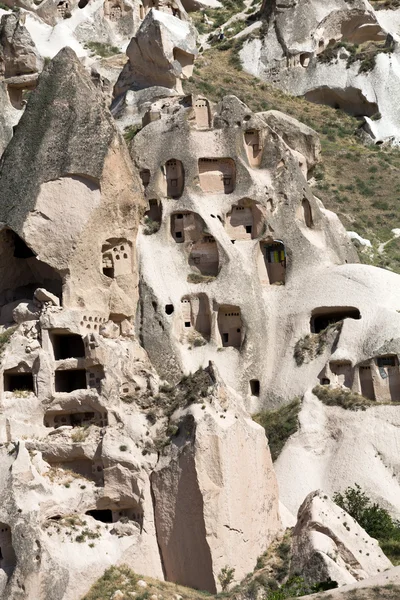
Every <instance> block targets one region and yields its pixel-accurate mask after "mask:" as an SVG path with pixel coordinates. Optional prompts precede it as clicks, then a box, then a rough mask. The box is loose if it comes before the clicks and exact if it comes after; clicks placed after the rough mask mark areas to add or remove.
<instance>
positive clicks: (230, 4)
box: [191, 0, 245, 34]
mask: <svg viewBox="0 0 400 600" xmlns="http://www.w3.org/2000/svg"><path fill="white" fill-rule="evenodd" d="M221 3H222V8H207V9H206V10H204V11H203V10H202V11H196V12H193V13H191V17H192V20H193V22H194V25H195V26H196V29H197V31H198V32H199V33H200V34H204V33H210V32H211V31H214V30H215V29H218V28H219V27H221V26H222V25H225V23H226V22H227V21H228V19H230V18H231V17H233V16H234V15H235V14H237V13H239V12H241V11H242V10H244V8H245V3H244V0H222V2H221ZM204 15H205V16H206V17H207V19H208V20H209V21H212V24H211V25H210V24H209V23H207V22H206V20H205V17H204ZM232 25H233V24H232ZM228 29H229V27H228Z"/></svg>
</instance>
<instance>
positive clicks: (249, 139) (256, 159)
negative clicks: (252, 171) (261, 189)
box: [244, 129, 263, 167]
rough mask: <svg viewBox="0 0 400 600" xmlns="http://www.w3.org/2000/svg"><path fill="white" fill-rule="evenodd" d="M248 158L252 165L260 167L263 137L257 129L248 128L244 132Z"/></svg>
mask: <svg viewBox="0 0 400 600" xmlns="http://www.w3.org/2000/svg"><path fill="white" fill-rule="evenodd" d="M244 143H245V147H246V153H247V159H248V161H249V164H250V166H251V167H259V166H260V164H261V159H262V149H263V146H262V138H261V133H260V132H259V131H258V130H257V129H248V130H247V131H245V133H244Z"/></svg>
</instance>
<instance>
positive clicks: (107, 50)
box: [85, 42, 121, 58]
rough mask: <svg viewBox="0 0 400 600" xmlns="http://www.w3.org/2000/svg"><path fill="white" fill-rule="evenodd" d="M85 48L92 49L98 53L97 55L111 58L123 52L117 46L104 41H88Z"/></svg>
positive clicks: (94, 52) (93, 52)
mask: <svg viewBox="0 0 400 600" xmlns="http://www.w3.org/2000/svg"><path fill="white" fill-rule="evenodd" d="M85 48H87V49H88V50H90V51H91V52H92V54H97V56H101V57H102V58H109V57H110V56H114V55H115V54H120V52H121V50H120V49H119V48H117V47H116V46H111V45H110V44H103V43H102V42H86V44H85Z"/></svg>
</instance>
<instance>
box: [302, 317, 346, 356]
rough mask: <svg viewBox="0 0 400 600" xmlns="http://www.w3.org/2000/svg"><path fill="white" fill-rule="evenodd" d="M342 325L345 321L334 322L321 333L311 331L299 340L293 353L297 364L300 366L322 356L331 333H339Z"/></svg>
mask: <svg viewBox="0 0 400 600" xmlns="http://www.w3.org/2000/svg"><path fill="white" fill-rule="evenodd" d="M342 325H343V321H339V323H333V324H332V325H328V327H327V328H326V329H323V330H322V331H320V332H319V333H310V334H308V335H305V336H304V337H302V338H301V339H300V340H298V341H297V342H296V345H295V347H294V353H293V356H294V359H295V361H296V364H297V366H298V367H300V366H301V365H302V364H303V363H308V362H310V361H311V360H313V359H314V358H316V357H317V356H320V355H321V354H322V353H323V352H324V350H325V348H326V346H327V344H328V341H329V338H330V337H331V334H334V333H339V332H340V331H341V328H342ZM332 341H333V340H332Z"/></svg>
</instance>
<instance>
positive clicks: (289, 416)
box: [253, 398, 301, 461]
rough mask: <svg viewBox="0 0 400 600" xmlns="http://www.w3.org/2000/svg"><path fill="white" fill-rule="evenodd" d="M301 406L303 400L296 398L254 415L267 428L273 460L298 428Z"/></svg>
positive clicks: (255, 419)
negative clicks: (284, 404)
mask: <svg viewBox="0 0 400 600" xmlns="http://www.w3.org/2000/svg"><path fill="white" fill-rule="evenodd" d="M300 408H301V402H300V400H299V398H296V399H295V400H293V402H291V403H290V404H287V405H286V406H282V407H281V408H277V409H275V410H264V411H262V412H260V413H258V414H256V415H254V416H253V419H254V421H256V423H259V424H260V425H261V426H262V427H264V429H265V435H266V436H267V438H268V444H269V448H270V450H271V456H272V460H273V461H275V460H276V459H277V458H278V456H279V455H280V453H281V452H282V449H283V447H284V445H285V444H286V442H287V440H288V439H289V438H290V436H291V435H293V434H294V433H296V431H297V430H298V428H299V419H298V416H299V412H300Z"/></svg>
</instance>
